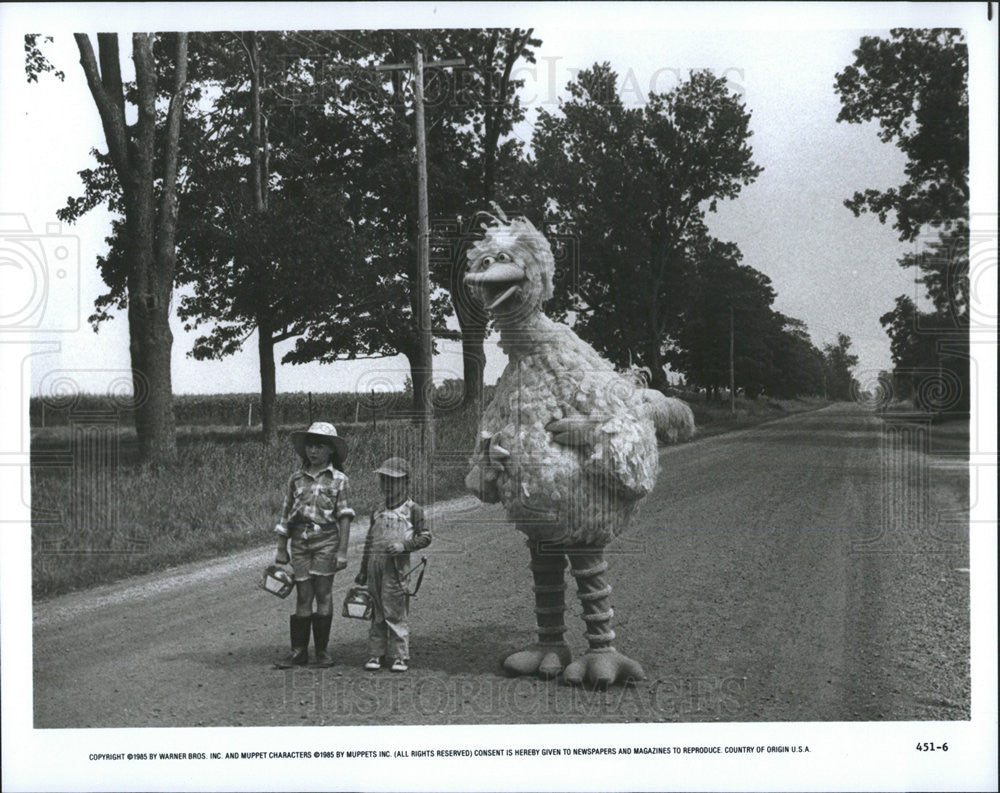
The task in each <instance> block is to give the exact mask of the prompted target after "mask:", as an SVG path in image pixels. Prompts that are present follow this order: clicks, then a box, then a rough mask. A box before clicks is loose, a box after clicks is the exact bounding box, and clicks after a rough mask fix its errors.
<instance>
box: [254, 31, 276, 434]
mask: <svg viewBox="0 0 1000 793" xmlns="http://www.w3.org/2000/svg"><path fill="white" fill-rule="evenodd" d="M249 68H250V187H251V191H252V193H253V202H254V206H253V212H254V215H255V217H257V218H261V217H262V216H263V215H264V213H266V212H267V166H266V161H267V153H266V143H265V141H264V135H263V121H262V115H261V107H260V93H261V81H262V74H261V58H260V41H259V40H258V38H257V34H256V33H251V34H250V46H249ZM250 256H251V258H250V261H251V262H252V263H254V264H256V265H257V267H258V268H259V270H260V278H259V279H258V284H259V285H260V286H261V287H262V288H261V289H259V290H257V293H256V303H257V317H256V320H257V354H258V359H259V368H260V415H261V440H263V441H264V443H266V444H270V443H273V442H274V441H275V440H276V439H277V437H278V427H277V425H276V423H275V420H274V402H275V398H276V392H277V387H276V378H275V366H274V324H273V322H272V320H271V311H272V306H271V299H272V295H271V294H270V290H268V289H267V288H266V283H267V280H266V278H265V274H266V272H265V271H266V268H267V267H268V264H269V262H267V261H265V260H263V259H262V258H261V256H260V255H259V252H255V253H251V255H250Z"/></svg>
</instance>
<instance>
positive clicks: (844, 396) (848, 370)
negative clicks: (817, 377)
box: [823, 333, 858, 401]
mask: <svg viewBox="0 0 1000 793" xmlns="http://www.w3.org/2000/svg"><path fill="white" fill-rule="evenodd" d="M850 349H851V337H850V336H848V335H847V334H846V333H838V334H837V341H836V342H835V343H832V344H824V345H823V355H824V357H825V358H826V391H827V396H828V397H829V398H830V399H838V400H842V401H846V400H849V399H851V398H852V396H853V393H852V386H853V383H854V375H853V372H852V370H853V369H854V367H855V366H857V365H858V356H857V355H854V354H853V353H851V352H850Z"/></svg>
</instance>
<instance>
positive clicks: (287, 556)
mask: <svg viewBox="0 0 1000 793" xmlns="http://www.w3.org/2000/svg"><path fill="white" fill-rule="evenodd" d="M292 444H293V445H294V446H295V450H296V451H297V452H298V453H299V456H300V457H301V458H302V469H301V470H299V471H296V472H295V473H294V474H292V476H291V478H290V479H289V480H288V486H287V487H286V490H285V503H284V506H283V507H282V510H281V520H280V521H279V522H278V524H277V525H276V526H275V527H274V530H275V531H276V532H277V534H278V548H277V552H276V554H275V557H274V561H275V562H277V563H278V564H288V563H289V561H290V562H291V564H292V568H293V570H294V571H295V591H296V605H295V613H294V614H292V615H291V617H290V618H289V631H290V633H291V639H292V651H291V654H290V655H289V656H288V657H287V658H284V659H282V660H281V661H278V662H277V663H276V664H275V666H277V667H278V668H279V669H288V668H290V667H293V666H304V665H305V664H307V663H309V634H310V632H311V633H312V635H313V639H314V641H315V645H316V666H321V667H327V666H332V665H333V659H332V658H331V657H330V654H329V653H328V652H327V650H326V647H327V643H328V642H329V639H330V625H331V623H332V621H333V576H334V573H336V572H337V571H338V570H343V569H344V568H345V567H347V543H348V540H349V538H350V532H351V519H352V518H354V510H353V509H351V508H350V506H348V503H347V476H346V475H345V474H344V472H343V471H341V470H340V469H341V468H342V467H343V465H344V459H345V458H346V457H347V444H346V443H345V442H344V439H343V438H340V437H338V436H337V430H336V428H335V427H334V426H333V425H332V424H328V423H326V422H325V421H317V422H316V423H314V424H313V425H312V426H310V427H309V429H308V430H306V431H305V432H293V433H292ZM289 546H290V550H291V553H289ZM313 600H315V601H316V611H315V612H313Z"/></svg>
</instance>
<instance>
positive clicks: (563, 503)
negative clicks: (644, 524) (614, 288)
mask: <svg viewBox="0 0 1000 793" xmlns="http://www.w3.org/2000/svg"><path fill="white" fill-rule="evenodd" d="M501 346H502V347H503V349H504V351H505V352H506V353H507V354H508V356H509V358H510V361H509V363H508V365H507V368H506V369H505V370H504V373H503V374H502V375H501V377H500V380H499V381H498V383H497V386H496V392H495V394H494V397H493V400H492V402H491V403H490V405H489V407H488V408H487V409H486V410H485V412H484V415H483V419H482V432H483V435H484V436H485V435H489V436H491V437H493V438H494V439H495V442H496V443H498V444H500V446H501V447H502V448H503V449H505V450H507V451H509V453H510V458H509V460H508V461H507V462H506V464H505V466H504V469H503V471H502V472H500V473H499V475H498V476H497V479H496V487H497V493H498V496H499V499H500V500H501V501H502V502H503V504H504V506H505V507H506V508H507V513H508V516H509V517H510V518H511V520H513V521H515V523H516V524H517V526H518V528H519V529H521V531H523V532H525V533H526V534H528V536H529V537H531V538H532V539H537V540H547V541H555V542H563V543H567V542H569V543H573V544H581V545H597V546H603V545H605V544H607V543H608V542H609V541H610V540H611V539H612V538H613V537H614V536H615V535H616V534H617V533H618V532H620V531H621V530H622V529H623V528H624V527H625V526H626V525H627V523H628V521H629V519H630V518H631V517H632V516H633V514H634V513H635V511H636V508H637V506H638V503H639V501H640V500H641V499H642V498H643V497H645V496H646V494H647V493H649V492H650V491H651V490H652V488H653V485H654V484H655V481H656V475H657V472H658V465H659V458H658V455H657V447H656V437H655V433H654V427H653V422H652V421H651V419H650V418H649V416H648V413H647V411H646V410H645V409H644V406H643V399H642V395H641V392H640V390H639V389H637V388H636V387H635V385H634V384H633V383H631V382H630V381H629V380H628V379H627V378H625V377H622V376H621V375H620V374H618V373H617V372H616V371H615V370H614V367H613V366H612V365H611V364H610V363H608V362H607V361H605V360H604V359H603V358H601V356H600V355H598V354H597V352H596V351H595V350H594V349H593V348H592V347H591V346H590V345H589V344H587V343H586V342H584V341H583V340H582V339H580V338H579V337H578V336H577V335H576V334H575V333H573V331H572V330H571V329H570V328H568V327H566V326H565V325H562V324H560V323H557V322H553V321H552V320H550V319H549V318H548V317H546V316H545V315H544V314H541V313H539V314H537V315H535V316H533V317H531V319H530V320H528V321H527V322H524V323H522V324H520V325H519V326H518V327H517V328H516V330H513V329H511V330H508V329H505V330H504V331H503V332H502V335H501ZM564 418H583V419H590V420H592V421H593V422H595V423H594V428H593V431H592V432H591V433H590V441H591V442H589V443H585V444H582V445H578V446H574V445H569V446H567V445H564V444H562V443H558V442H556V441H555V440H554V439H553V434H552V432H550V431H549V430H548V429H546V425H548V424H550V423H551V422H553V421H555V420H558V419H564ZM474 462H483V461H475V460H474Z"/></svg>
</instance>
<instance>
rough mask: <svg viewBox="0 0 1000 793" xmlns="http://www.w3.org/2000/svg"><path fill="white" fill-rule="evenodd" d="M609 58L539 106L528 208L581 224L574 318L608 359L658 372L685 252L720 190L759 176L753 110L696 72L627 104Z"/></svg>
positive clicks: (729, 192)
mask: <svg viewBox="0 0 1000 793" xmlns="http://www.w3.org/2000/svg"><path fill="white" fill-rule="evenodd" d="M617 79H618V76H617V74H616V73H615V72H614V71H612V70H611V68H610V66H609V65H608V64H595V65H594V66H593V67H592V68H590V69H587V70H584V71H582V72H580V74H579V75H578V76H577V77H576V79H575V80H573V81H571V82H570V84H569V85H568V89H569V92H570V95H571V98H570V99H569V100H568V101H566V102H563V103H561V105H560V110H561V113H560V114H559V115H556V114H552V113H547V112H545V111H543V112H541V113H540V114H539V119H538V122H537V124H536V127H535V132H534V137H533V144H534V152H535V169H534V172H533V176H534V180H535V185H536V188H537V189H536V193H535V196H536V198H535V201H536V211H538V212H539V213H540V212H543V211H544V210H545V208H546V205H547V207H548V208H549V209H553V201H554V205H555V206H554V211H555V214H556V217H557V219H560V220H571V221H572V222H573V224H574V225H575V228H576V229H577V230H578V234H579V240H578V241H579V256H580V262H579V271H578V278H577V282H576V283H575V284H574V285H573V288H572V292H573V293H574V296H573V299H572V300H571V301H570V305H569V308H571V309H572V310H573V311H574V312H575V314H576V328H577V330H578V332H579V333H580V334H581V335H582V336H584V337H585V338H587V340H588V341H590V342H591V343H593V344H595V345H597V346H598V347H599V348H601V349H602V350H603V351H604V352H605V353H606V354H607V355H608V356H609V357H610V358H611V359H612V360H613V361H614V362H615V363H617V364H619V365H624V364H625V363H626V360H627V358H628V354H629V351H633V352H634V354H635V356H636V357H637V358H638V359H639V361H640V362H641V363H642V364H644V365H646V366H648V367H649V368H650V370H651V371H652V372H653V382H654V384H655V385H663V384H664V383H665V381H666V374H665V372H664V369H663V361H664V359H663V354H664V351H665V349H666V348H667V347H668V346H669V343H670V338H671V336H672V334H674V333H676V331H677V329H678V325H677V321H678V317H679V315H680V313H681V311H680V307H681V306H682V305H683V303H684V300H685V297H684V296H685V295H686V293H687V292H686V290H687V289H688V287H690V285H691V279H690V268H689V264H690V262H691V261H692V257H691V256H690V255H689V252H690V250H692V249H693V247H694V246H695V245H696V244H697V243H698V242H699V241H701V240H703V239H704V237H705V230H704V223H703V219H704V217H705V214H706V213H707V212H712V211H715V209H716V206H717V203H718V201H719V200H721V199H725V198H735V197H736V196H737V195H738V194H739V192H740V190H741V189H742V188H743V187H744V186H745V185H747V184H750V183H751V182H752V181H754V180H755V179H756V177H757V176H758V174H760V172H761V170H762V169H761V168H760V167H759V166H757V165H755V164H754V163H753V153H752V150H751V148H750V145H749V138H750V136H751V134H752V133H751V131H750V128H749V122H750V113H749V112H748V111H747V110H746V108H745V106H744V105H743V104H742V103H741V102H740V101H739V99H738V97H737V95H736V94H734V93H732V92H731V91H730V89H729V87H728V85H727V84H726V81H725V79H724V78H719V77H716V76H715V75H713V74H712V73H711V72H708V71H698V72H693V73H692V74H691V75H690V76H689V78H688V79H686V80H685V81H683V82H682V83H681V84H680V85H679V86H677V87H676V88H675V89H673V90H671V91H670V92H667V93H661V94H656V93H651V94H650V95H649V100H648V102H647V103H646V104H645V106H643V107H641V108H631V107H626V106H625V104H624V103H623V102H622V100H621V98H620V97H619V95H618V92H617V90H616V83H617Z"/></svg>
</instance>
